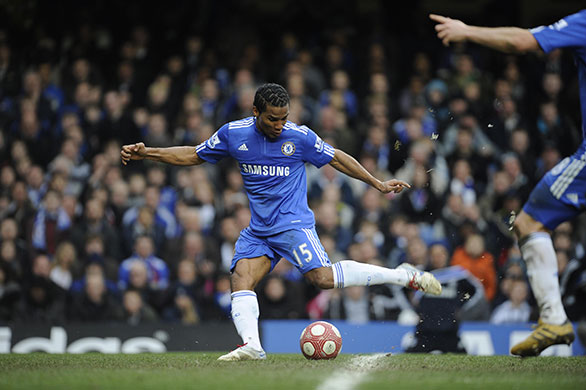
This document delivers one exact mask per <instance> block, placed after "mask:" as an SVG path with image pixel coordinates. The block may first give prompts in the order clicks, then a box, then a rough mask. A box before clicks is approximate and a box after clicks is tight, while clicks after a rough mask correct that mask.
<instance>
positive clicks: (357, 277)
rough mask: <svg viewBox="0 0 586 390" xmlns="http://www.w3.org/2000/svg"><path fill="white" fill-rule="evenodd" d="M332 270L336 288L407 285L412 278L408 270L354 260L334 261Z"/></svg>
mask: <svg viewBox="0 0 586 390" xmlns="http://www.w3.org/2000/svg"><path fill="white" fill-rule="evenodd" d="M332 271H333V272H334V288H344V287H350V286H373V285H377V284H385V283H392V284H397V285H399V286H407V285H408V284H409V282H410V280H411V279H410V274H409V272H408V271H407V270H404V269H400V268H398V269H392V268H385V267H379V266H378V265H372V264H366V263H359V262H357V261H353V260H342V261H339V262H337V263H334V264H333V265H332Z"/></svg>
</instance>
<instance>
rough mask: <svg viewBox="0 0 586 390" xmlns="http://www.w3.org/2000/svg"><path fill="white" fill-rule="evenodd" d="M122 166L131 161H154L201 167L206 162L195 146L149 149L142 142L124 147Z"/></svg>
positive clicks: (121, 154)
mask: <svg viewBox="0 0 586 390" xmlns="http://www.w3.org/2000/svg"><path fill="white" fill-rule="evenodd" d="M120 157H121V159H122V164H124V165H126V164H128V161H130V160H144V159H147V160H153V161H159V162H163V163H167V164H173V165H199V164H203V163H204V162H205V161H204V160H203V159H201V158H200V157H199V156H198V155H197V153H196V152H195V147H194V146H172V147H169V148H149V147H146V146H145V145H144V143H142V142H138V143H136V144H130V145H123V146H122V149H121V150H120Z"/></svg>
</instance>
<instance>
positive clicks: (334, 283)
mask: <svg viewBox="0 0 586 390" xmlns="http://www.w3.org/2000/svg"><path fill="white" fill-rule="evenodd" d="M269 242H270V244H271V247H272V248H274V249H275V251H277V253H279V254H280V255H281V256H283V257H284V258H285V259H287V260H288V261H290V262H291V263H292V264H293V265H295V266H296V267H297V268H298V269H299V271H301V273H302V274H303V275H304V276H305V278H306V279H307V280H308V281H309V282H311V283H312V284H314V285H315V286H317V287H320V288H322V289H330V288H344V287H350V286H372V285H377V284H387V283H391V284H397V285H399V286H405V287H411V288H414V289H417V290H422V291H424V292H430V293H433V294H437V295H439V294H440V293H441V284H440V283H439V282H438V281H437V280H436V279H435V277H434V276H433V275H432V274H430V273H428V272H420V271H419V270H417V269H415V268H414V267H408V266H400V267H398V268H396V269H391V268H385V267H379V266H376V265H372V264H365V263H360V262H357V261H352V260H342V261H339V262H337V263H335V264H334V265H333V266H332V264H331V262H330V259H329V258H328V255H327V253H326V252H325V250H324V248H323V246H322V245H321V242H320V241H319V238H318V236H317V233H316V231H315V229H314V228H305V229H294V230H290V231H287V232H284V233H282V234H280V235H277V236H275V237H272V238H271V239H270V240H269Z"/></svg>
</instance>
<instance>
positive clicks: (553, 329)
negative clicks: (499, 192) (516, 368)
mask: <svg viewBox="0 0 586 390" xmlns="http://www.w3.org/2000/svg"><path fill="white" fill-rule="evenodd" d="M579 165H580V162H579V161H576V160H575V159H574V158H568V159H566V160H564V161H563V162H561V163H560V164H558V166H557V167H556V168H554V169H552V170H551V171H550V172H548V173H547V174H546V175H545V176H544V178H543V179H542V180H541V181H540V182H539V183H538V184H537V186H536V187H535V189H534V190H533V191H532V192H531V195H530V197H529V200H528V201H527V203H526V204H525V206H524V207H523V211H521V213H520V214H519V216H518V217H517V218H516V220H515V223H514V230H515V234H516V236H517V239H518V241H519V248H520V249H521V254H522V256H523V259H524V260H525V263H526V265H527V274H528V276H529V282H530V284H531V289H532V291H533V295H534V296H535V300H536V301H537V304H538V306H539V312H540V319H539V324H538V327H537V328H536V329H535V331H533V333H532V334H531V335H530V336H529V337H528V338H527V339H526V340H524V341H523V342H521V343H519V344H517V345H515V346H513V348H511V353H512V354H514V355H520V356H536V355H539V354H540V353H541V351H543V350H544V349H545V348H547V347H549V346H550V345H554V344H570V343H571V342H572V341H573V340H574V332H573V328H572V324H571V323H570V322H569V321H568V318H567V316H566V313H565V311H564V307H563V305H562V300H561V295H560V288H559V281H558V268H557V258H556V254H555V250H554V247H553V242H552V240H551V236H550V231H551V230H553V229H555V227H556V226H558V225H559V224H560V223H561V222H564V221H568V220H570V219H572V218H573V217H575V216H576V215H577V214H579V213H580V209H581V207H583V205H582V206H580V203H581V202H584V199H583V198H580V197H579V196H578V195H577V194H579V193H580V191H582V193H583V188H584V185H585V184H586V172H585V171H583V170H581V169H577V167H579ZM574 195H575V197H574Z"/></svg>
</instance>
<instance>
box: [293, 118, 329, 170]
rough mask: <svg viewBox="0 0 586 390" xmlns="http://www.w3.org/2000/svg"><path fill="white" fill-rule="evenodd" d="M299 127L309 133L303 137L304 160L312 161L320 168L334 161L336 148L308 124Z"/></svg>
mask: <svg viewBox="0 0 586 390" xmlns="http://www.w3.org/2000/svg"><path fill="white" fill-rule="evenodd" d="M299 128H300V129H303V130H306V131H307V135H306V136H305V137H304V138H303V140H304V145H303V161H305V162H309V163H312V164H313V165H315V166H316V167H318V168H320V167H322V166H323V165H325V164H327V163H329V162H330V161H332V159H333V158H334V148H333V147H332V146H331V145H329V144H328V143H327V142H324V141H323V140H322V139H321V138H320V137H319V135H317V134H316V133H315V132H314V131H313V130H311V129H310V128H308V127H307V126H299Z"/></svg>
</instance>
